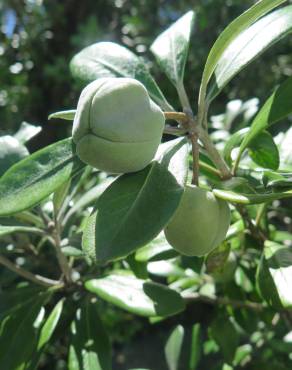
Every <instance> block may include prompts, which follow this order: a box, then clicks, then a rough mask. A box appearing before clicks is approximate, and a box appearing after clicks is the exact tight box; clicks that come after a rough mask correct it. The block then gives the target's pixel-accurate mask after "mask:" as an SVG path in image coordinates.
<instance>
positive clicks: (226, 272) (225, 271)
mask: <svg viewBox="0 0 292 370" xmlns="http://www.w3.org/2000/svg"><path fill="white" fill-rule="evenodd" d="M236 267H237V263H236V257H235V255H234V253H232V252H231V253H230V254H229V256H228V258H227V261H226V262H225V263H224V265H223V266H222V267H221V268H219V269H217V270H215V271H214V272H212V276H213V278H214V280H215V281H216V283H228V282H229V281H231V280H232V279H233V277H234V273H235V270H236Z"/></svg>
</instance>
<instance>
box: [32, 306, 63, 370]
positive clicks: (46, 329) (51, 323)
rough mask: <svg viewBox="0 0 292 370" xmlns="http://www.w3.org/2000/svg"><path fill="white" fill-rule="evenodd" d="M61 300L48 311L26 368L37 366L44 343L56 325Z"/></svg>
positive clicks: (60, 310) (59, 313)
mask: <svg viewBox="0 0 292 370" xmlns="http://www.w3.org/2000/svg"><path fill="white" fill-rule="evenodd" d="M63 303H64V301H63V300H60V301H59V302H58V303H57V304H56V306H55V307H54V308H53V310H52V312H51V313H50V315H49V317H48V318H47V320H46V322H45V323H44V325H43V326H42V328H41V330H40V333H39V337H38V340H37V345H36V350H35V351H34V353H33V356H32V359H31V361H30V363H29V365H28V366H27V367H26V370H33V369H35V368H36V367H37V365H38V362H39V360H40V356H41V354H42V352H43V350H44V348H45V346H46V344H47V343H48V342H49V341H50V339H51V337H52V335H53V333H54V331H55V329H56V326H57V324H58V322H59V319H60V316H61V313H62V310H63Z"/></svg>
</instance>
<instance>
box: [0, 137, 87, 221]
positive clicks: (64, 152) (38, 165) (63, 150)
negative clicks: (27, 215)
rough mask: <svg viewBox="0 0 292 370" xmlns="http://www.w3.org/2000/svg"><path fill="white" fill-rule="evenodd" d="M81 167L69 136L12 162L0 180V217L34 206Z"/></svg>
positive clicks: (82, 165)
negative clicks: (13, 163)
mask: <svg viewBox="0 0 292 370" xmlns="http://www.w3.org/2000/svg"><path fill="white" fill-rule="evenodd" d="M84 166H85V165H84V164H83V163H82V162H81V161H80V160H79V158H78V157H77V155H76V154H75V148H74V145H73V142H72V139H71V138H68V139H65V140H62V141H58V142H57V143H55V144H52V145H49V146H47V147H46V148H44V149H41V150H39V151H37V152H35V153H34V154H32V155H30V156H29V157H27V158H25V159H23V160H22V161H20V162H18V163H16V164H15V165H14V166H12V167H11V168H10V169H9V170H8V171H7V172H6V173H5V175H4V176H2V177H1V179H0V216H7V215H11V214H14V213H17V212H20V211H23V210H26V209H28V208H31V207H33V206H35V205H37V204H38V203H40V202H41V201H42V200H43V199H45V198H46V197H47V196H48V195H50V194H51V193H53V192H54V191H55V190H56V189H58V188H59V187H60V186H61V185H62V184H63V183H64V182H66V181H67V180H69V179H70V178H71V177H72V176H74V175H75V174H76V173H77V172H78V171H80V170H81V169H82V168H83V167H84Z"/></svg>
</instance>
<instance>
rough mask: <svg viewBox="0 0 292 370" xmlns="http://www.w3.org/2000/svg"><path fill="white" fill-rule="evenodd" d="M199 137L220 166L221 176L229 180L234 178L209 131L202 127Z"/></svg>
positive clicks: (210, 155)
mask: <svg viewBox="0 0 292 370" xmlns="http://www.w3.org/2000/svg"><path fill="white" fill-rule="evenodd" d="M199 138H200V140H201V142H202V143H203V145H204V147H205V149H206V151H207V153H208V155H209V157H210V159H211V160H212V162H213V163H214V164H215V166H216V167H217V168H218V170H219V171H220V173H221V178H222V179H223V180H228V179H231V178H232V173H231V171H230V169H229V167H228V166H227V164H226V162H225V161H224V159H223V158H222V157H221V155H220V153H219V152H218V150H217V149H216V147H215V145H214V144H213V142H212V140H211V139H210V137H209V134H208V132H207V131H206V130H205V129H203V128H201V129H200V131H199Z"/></svg>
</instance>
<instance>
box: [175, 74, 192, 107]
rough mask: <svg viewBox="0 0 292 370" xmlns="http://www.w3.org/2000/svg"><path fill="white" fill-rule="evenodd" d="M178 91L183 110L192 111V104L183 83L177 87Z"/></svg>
mask: <svg viewBox="0 0 292 370" xmlns="http://www.w3.org/2000/svg"><path fill="white" fill-rule="evenodd" d="M176 89H177V93H178V96H179V100H180V102H181V105H182V107H183V109H184V110H185V109H187V110H189V111H191V110H192V108H191V104H190V101H189V98H188V95H187V93H186V90H185V87H184V84H183V82H182V81H181V82H180V83H179V84H178V85H177V88H176Z"/></svg>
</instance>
